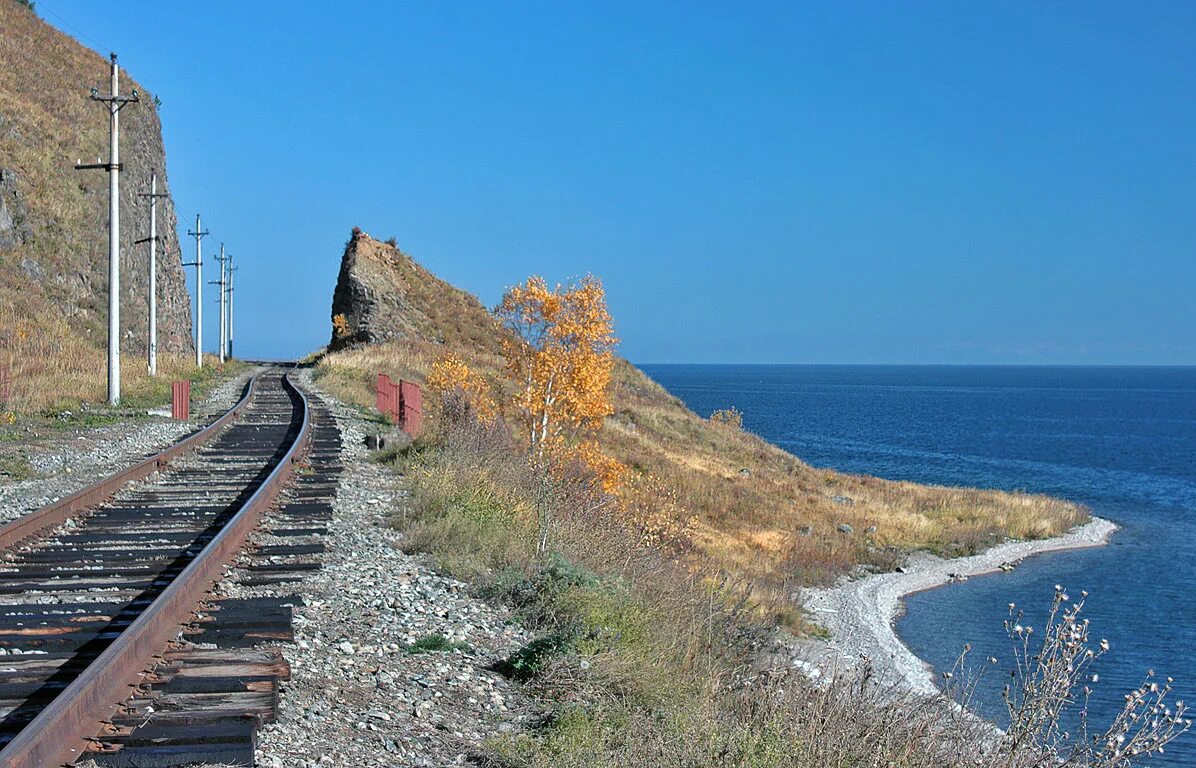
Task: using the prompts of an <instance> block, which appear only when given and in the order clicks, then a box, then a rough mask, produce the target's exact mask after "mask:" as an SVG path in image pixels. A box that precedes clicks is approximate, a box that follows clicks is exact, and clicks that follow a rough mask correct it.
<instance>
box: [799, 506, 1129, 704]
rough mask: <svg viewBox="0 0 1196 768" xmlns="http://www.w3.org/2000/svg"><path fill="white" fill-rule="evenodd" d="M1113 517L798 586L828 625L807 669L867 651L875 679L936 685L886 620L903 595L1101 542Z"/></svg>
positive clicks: (924, 690) (842, 662)
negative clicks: (1051, 534) (829, 583)
mask: <svg viewBox="0 0 1196 768" xmlns="http://www.w3.org/2000/svg"><path fill="white" fill-rule="evenodd" d="M1116 530H1117V525H1116V524H1114V523H1113V522H1111V521H1109V520H1105V519H1104V518H1100V517H1093V518H1092V520H1091V521H1090V522H1089V523H1087V524H1085V525H1082V526H1079V527H1078V528H1074V529H1073V530H1071V531H1069V532H1068V533H1066V534H1064V535H1062V536H1059V537H1056V538H1053V539H1042V540H1039V541H1011V542H1007V543H1005V544H1000V545H998V546H995V547H993V548H992V549H989V550H987V551H986V552H982V553H980V554H978V555H973V556H971V557H961V558H955V559H951V560H944V559H943V558H940V557H936V556H935V555H932V554H930V553H927V552H918V553H915V554H914V555H912V556H911V557H910V559H909V562H908V563H906V565H905V567H904V569H903V572H894V573H879V574H874V575H872V576H867V577H865V578H863V579H859V580H857V581H847V582H843V583H841V584H838V585H836V586H834V587H830V588H827V589H805V590H802V595H801V599H802V603H803V605H804V606H805V608H806V610H807V611H809V612H810V614H811V615H812V617H813V618H814V619H815V620H816V621H817V622H818V623H819V624H821V625H822V626H824V627H826V628H827V629H828V630H830V633H831V638H832V639H831V640H830V641H829V642H828V643H822V644H819V645H817V646H813V647H812V648H810V649H808V656H809V657H810V660H809V661H806V662H799V665H800V666H802V667H803V669H805V671H807V672H808V673H813V672H818V673H820V674H821V673H822V671H823V670H830V669H835V668H839V669H842V668H844V667H845V666H850V665H853V664H855V663H856V662H858V661H859V660H860V659H861V658H866V659H868V660H869V661H870V662H871V663H872V665H873V668H874V672H875V674H876V675H877V678H878V680H879V681H880V682H881V683H882V684H888V685H898V686H904V687H906V688H908V689H909V690H912V691H913V692H915V693H919V694H930V695H933V694H935V693H937V691H938V689H937V687H936V686H935V683H934V675H933V672H932V670H931V668H930V666H929V665H928V664H926V663H925V662H924V661H922V660H921V659H920V658H918V657H917V656H916V655H915V654H914V652H913V651H911V650H910V649H909V647H908V646H906V645H905V643H903V642H902V641H901V638H899V637H898V636H897V633H896V631H895V630H894V629H893V622H894V621H895V620H896V619H897V617H898V616H900V615H901V612H902V611H903V610H904V608H905V604H904V602H903V600H902V598H904V597H905V596H906V595H909V594H912V593H914V592H921V591H923V590H926V589H932V588H934V587H939V586H942V585H944V584H946V583H948V582H950V581H953V580H959V579H961V578H967V577H969V576H978V575H980V574H985V573H993V572H995V571H998V570H1001V569H1002V566H1005V567H1010V566H1012V565H1015V564H1016V563H1018V562H1020V561H1021V560H1024V559H1025V558H1027V557H1030V556H1031V555H1035V554H1040V553H1044V552H1057V551H1060V550H1065V549H1083V548H1085V547H1097V546H1102V545H1104V544H1106V543H1107V542H1108V540H1109V537H1110V536H1112V535H1113V532H1114V531H1116Z"/></svg>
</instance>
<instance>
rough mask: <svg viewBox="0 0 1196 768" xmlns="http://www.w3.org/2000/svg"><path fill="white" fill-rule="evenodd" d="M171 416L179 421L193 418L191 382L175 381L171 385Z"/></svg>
mask: <svg viewBox="0 0 1196 768" xmlns="http://www.w3.org/2000/svg"><path fill="white" fill-rule="evenodd" d="M170 416H171V418H174V419H178V420H179V421H186V420H187V419H189V418H191V382H190V381H175V382H171V384H170Z"/></svg>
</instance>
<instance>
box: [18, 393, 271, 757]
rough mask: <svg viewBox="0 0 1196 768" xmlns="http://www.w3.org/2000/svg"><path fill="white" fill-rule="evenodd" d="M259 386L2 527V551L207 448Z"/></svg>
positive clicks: (247, 402)
mask: <svg viewBox="0 0 1196 768" xmlns="http://www.w3.org/2000/svg"><path fill="white" fill-rule="evenodd" d="M256 386H257V376H254V377H253V378H251V379H250V380H249V386H248V387H247V388H246V389H245V394H244V395H242V396H241V399H240V400H239V401H237V404H236V405H234V406H233V407H232V408H229V409H228V412H226V413H225V414H224V415H223V416H221V417H220V418H219V419H217V420H216V421H214V422H212V423H211V424H209V425H208V426H206V427H204V428H203V429H201V430H199V431H198V432H194V433H192V434H190V435H188V436H187V437H185V438H183V439H182V440H180V441H178V442H177V443H175V444H174V445H172V446H170V447H169V448H167V449H165V450H163V451H159V452H158V453H155V454H154V455H153V456H150V457H149V458H146V459H142V460H141V461H139V462H137V463H136V464H134V465H132V466H130V467H127V468H126V469H123V470H121V471H120V472H117V473H116V474H115V475H112V476H111V477H107V478H105V479H103V480H101V481H99V482H98V483H93V484H92V485H89V486H87V487H86V488H82V489H80V490H78V491H75V492H74V493H72V494H70V495H69V496H64V497H63V498H61V499H59V500H58V501H56V502H54V503H52V504H48V505H46V506H44V507H42V508H41V509H39V510H36V511H34V512H30V513H29V514H27V515H21V516H20V517H18V518H16V519H15V520H10V521H9V522H7V523H5V524H4V525H0V549H8V548H10V547H13V546H14V545H16V544H20V543H21V542H22V541H24V540H26V539H28V538H30V537H31V536H35V535H37V534H38V533H41V532H42V531H44V530H46V529H47V528H53V527H56V526H59V525H62V524H63V523H65V522H66V521H67V520H69V519H70V518H72V517H74V516H75V515H77V514H79V513H80V512H83V511H85V510H88V509H91V508H92V507H95V506H98V505H99V504H102V503H104V502H105V501H107V500H108V499H110V498H112V497H113V496H114V495H115V494H116V492H117V491H119V490H121V489H122V488H124V487H125V486H126V485H128V484H129V483H132V482H136V481H137V480H144V479H145V478H147V477H149V476H150V475H152V474H153V473H155V472H157V471H158V470H160V469H162V467H164V466H166V465H167V464H169V463H170V462H172V461H174V460H175V459H177V458H178V457H179V456H181V455H182V454H184V453H187V452H188V451H193V450H195V449H197V448H199V447H201V446H203V445H205V444H206V443H208V442H209V441H211V440H212V438H214V437H216V435H217V434H219V432H220V430H221V429H222V428H223V427H224V426H225V425H227V424H228V423H229V422H231V421H232V420H233V419H235V418H236V417H237V416H238V415H240V413H241V412H242V411H243V410H245V408H246V407H247V406H248V404H249V401H250V399H251V398H252V397H253V392H254V389H255V387H256ZM0 765H2V764H0Z"/></svg>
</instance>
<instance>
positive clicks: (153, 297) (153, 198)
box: [137, 171, 166, 376]
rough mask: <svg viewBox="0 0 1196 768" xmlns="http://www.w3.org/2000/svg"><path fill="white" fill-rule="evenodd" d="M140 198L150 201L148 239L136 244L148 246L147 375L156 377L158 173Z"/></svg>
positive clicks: (152, 173)
mask: <svg viewBox="0 0 1196 768" xmlns="http://www.w3.org/2000/svg"><path fill="white" fill-rule="evenodd" d="M141 196H142V197H148V198H149V199H150V233H149V237H147V238H144V239H142V240H138V241H137V242H138V243H145V242H148V243H149V244H150V258H149V375H150V376H157V375H158V198H159V197H166V195H165V194H161V195H160V194H158V172H157V171H151V172H150V191H149V194H148V195H146V194H142V195H141Z"/></svg>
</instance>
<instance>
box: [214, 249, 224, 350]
mask: <svg viewBox="0 0 1196 768" xmlns="http://www.w3.org/2000/svg"><path fill="white" fill-rule="evenodd" d="M227 260H228V259H227V257H226V256H225V255H224V243H221V244H220V255H219V256H218V257H217V258H216V261H218V262H220V279H219V280H213V281H212V285H215V286H218V289H217V290H219V291H220V297H219V299H218V302H217V303H218V304H219V306H220V323H219V325H218V327H219V329H220V344H219V347H220V349H219V353H218V354H219V358H220V363H221V364H222V365H223V364H224V353H225V349H226V347H227V344H226V343H225V335H224V334H225V331H226V330H227V327H228V325H227V322H226V321H227V318H226V317H225V314H224V308H225V299H227V298H228V297H227V295H226V294H225V292H224V288H225V276H226V275H225V270H224V267H225V262H226V261H227Z"/></svg>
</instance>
